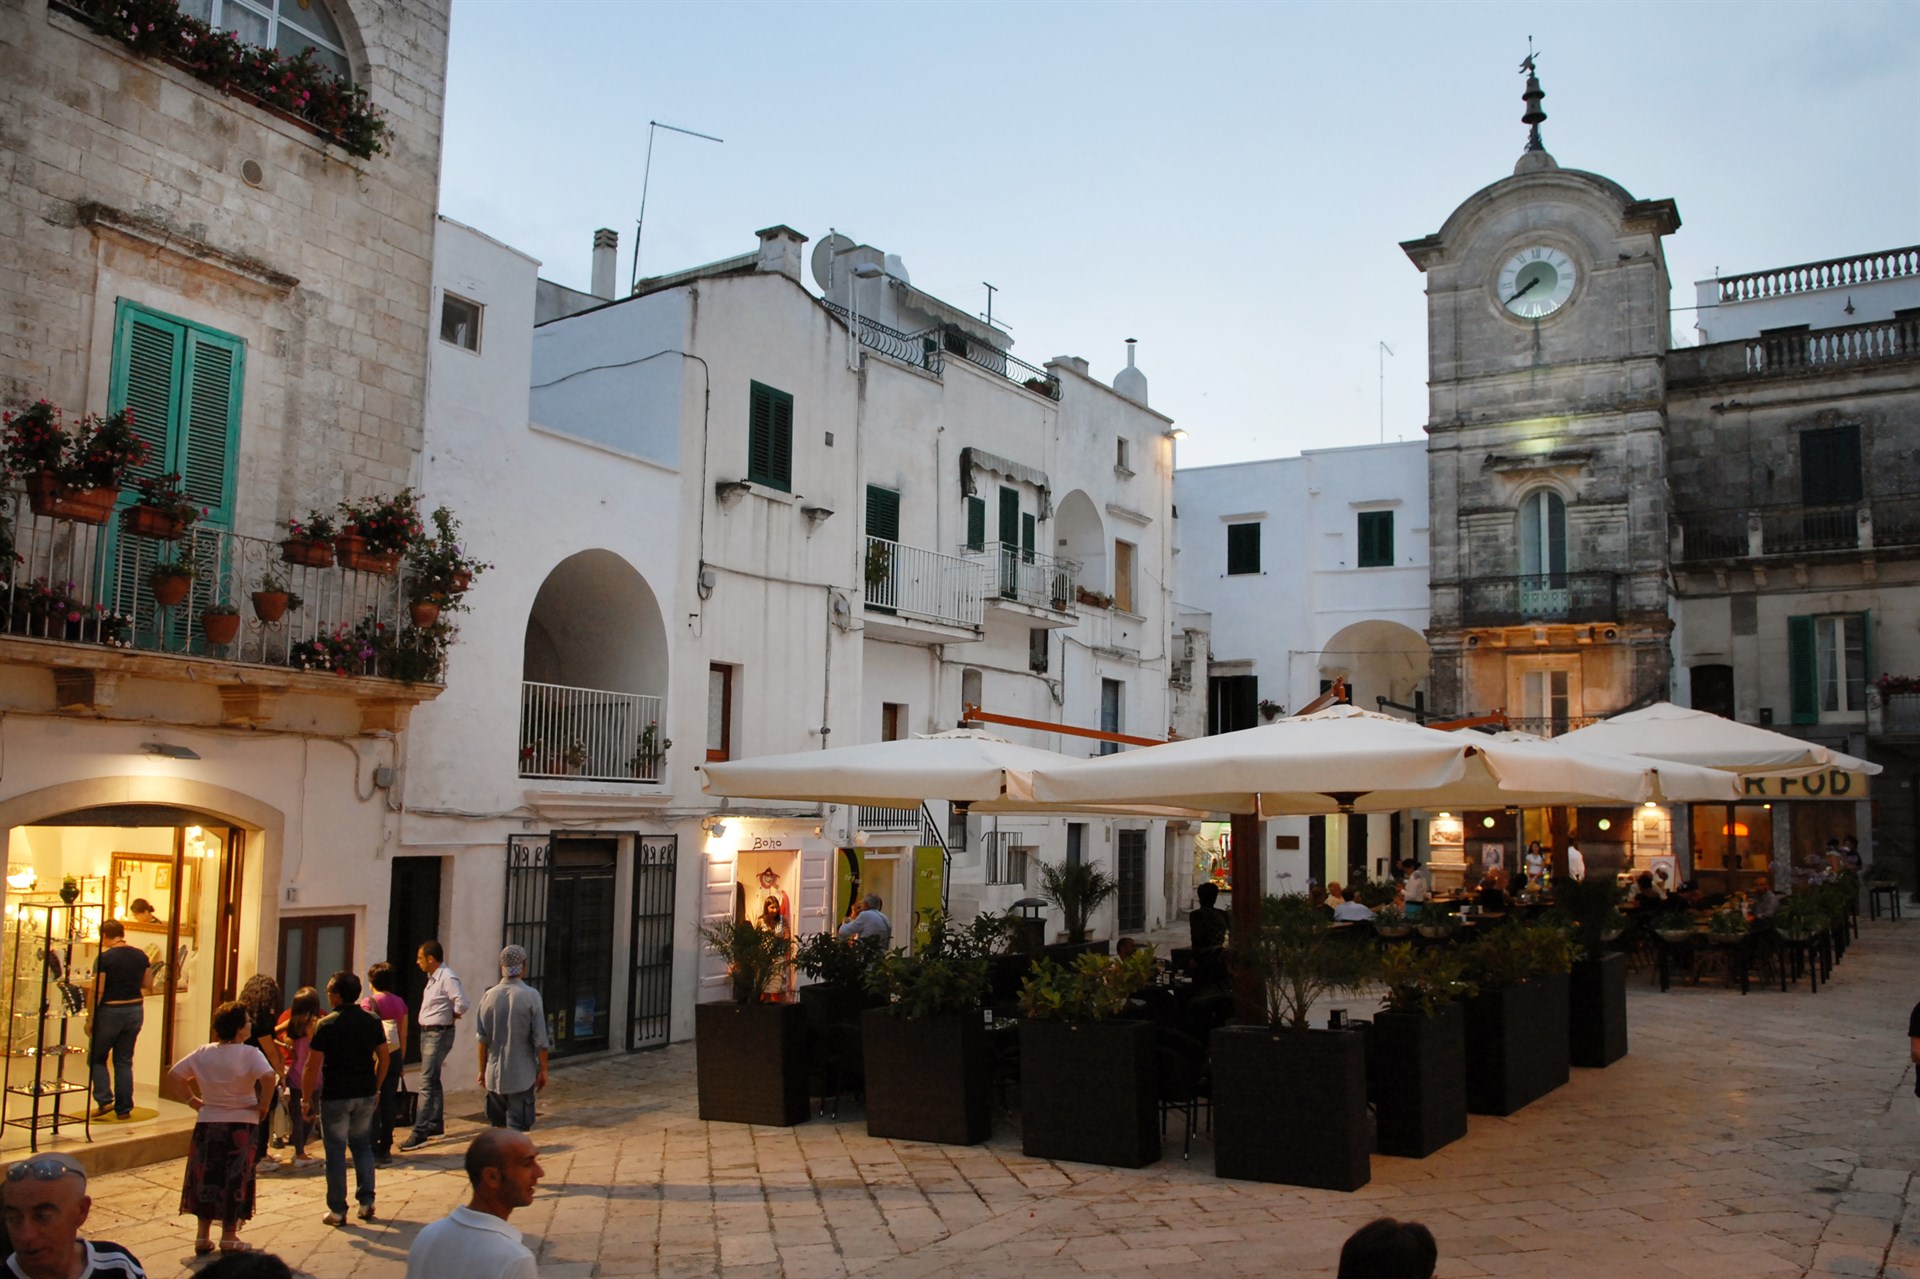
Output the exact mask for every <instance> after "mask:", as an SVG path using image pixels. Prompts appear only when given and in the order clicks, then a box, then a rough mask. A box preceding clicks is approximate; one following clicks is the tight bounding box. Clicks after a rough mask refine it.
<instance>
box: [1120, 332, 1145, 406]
mask: <svg viewBox="0 0 1920 1279" xmlns="http://www.w3.org/2000/svg"><path fill="white" fill-rule="evenodd" d="M1133 346H1134V339H1133V338H1128V339H1127V367H1126V368H1124V369H1121V370H1120V371H1119V372H1118V373H1116V374H1114V375H1113V389H1114V390H1115V391H1118V392H1119V393H1120V394H1121V395H1124V396H1126V397H1127V398H1128V399H1129V400H1132V401H1133V402H1134V403H1135V404H1138V405H1139V406H1140V407H1141V408H1145V407H1146V406H1147V375H1146V374H1144V373H1142V372H1141V371H1140V370H1139V369H1138V368H1136V367H1135V366H1134V363H1133Z"/></svg>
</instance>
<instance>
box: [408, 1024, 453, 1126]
mask: <svg viewBox="0 0 1920 1279" xmlns="http://www.w3.org/2000/svg"><path fill="white" fill-rule="evenodd" d="M452 1051H453V1027H451V1026H422V1027H420V1113H419V1114H417V1115H415V1116H414V1117H413V1131H414V1133H415V1135H416V1136H421V1137H438V1136H439V1135H440V1134H441V1133H443V1132H445V1131H446V1128H447V1117H446V1113H445V1112H446V1105H447V1097H446V1093H445V1092H444V1091H443V1090H442V1089H441V1087H440V1067H441V1066H443V1065H445V1064H446V1060H447V1054H448V1053H450V1052H452Z"/></svg>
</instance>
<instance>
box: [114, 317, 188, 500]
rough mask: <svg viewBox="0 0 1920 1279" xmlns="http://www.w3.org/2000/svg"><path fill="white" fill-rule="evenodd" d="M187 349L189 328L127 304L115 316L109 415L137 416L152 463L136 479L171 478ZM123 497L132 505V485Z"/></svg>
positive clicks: (134, 475) (135, 421)
mask: <svg viewBox="0 0 1920 1279" xmlns="http://www.w3.org/2000/svg"><path fill="white" fill-rule="evenodd" d="M186 345H187V331H186V326H185V325H183V324H180V323H177V322H175V321H172V320H164V319H161V318H160V317H159V316H155V315H151V314H148V313H147V312H144V311H141V310H139V309H138V308H136V307H133V306H130V305H128V304H127V303H126V302H124V301H123V302H121V303H120V304H119V306H118V308H117V309H116V311H115V314H114V333H113V372H112V375H111V377H110V379H109V381H108V385H107V410H108V412H113V413H117V412H119V411H120V410H121V409H123V408H124V409H128V410H131V412H132V413H133V429H134V432H135V433H136V434H137V435H139V437H140V438H141V439H143V440H145V441H146V442H147V449H148V452H149V453H150V455H151V456H150V457H149V458H148V460H147V464H146V465H145V466H142V467H138V468H136V469H135V470H133V471H132V472H130V477H131V478H132V479H141V480H146V479H152V478H153V477H154V476H156V475H163V474H165V473H166V472H167V471H168V470H169V469H170V468H169V467H168V466H167V464H166V463H167V454H168V451H169V448H170V446H171V444H172V441H173V437H174V433H175V431H176V430H177V429H178V426H179V414H180V397H179V387H180V365H181V362H182V360H183V358H184V356H185V351H186ZM126 487H127V490H128V491H127V492H126V493H125V494H123V496H122V498H121V504H122V505H130V504H131V503H132V501H133V498H134V494H133V492H132V491H131V490H132V488H133V485H132V484H128V485H127V486H126Z"/></svg>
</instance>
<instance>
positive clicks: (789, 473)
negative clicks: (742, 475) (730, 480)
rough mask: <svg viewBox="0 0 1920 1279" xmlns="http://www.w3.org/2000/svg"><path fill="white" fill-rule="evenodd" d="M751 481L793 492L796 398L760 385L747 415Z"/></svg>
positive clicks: (749, 476)
mask: <svg viewBox="0 0 1920 1279" xmlns="http://www.w3.org/2000/svg"><path fill="white" fill-rule="evenodd" d="M747 479H748V480H750V481H752V482H753V483H755V484H764V485H766V486H767V487H768V488H771V489H779V490H780V491H781V492H783V493H790V492H792V491H793V397H792V396H791V395H788V394H787V393H786V392H785V391H777V390H775V389H774V388H773V387H770V386H765V385H762V384H761V383H759V382H755V383H753V384H752V393H751V405H750V408H749V410H748V415H747Z"/></svg>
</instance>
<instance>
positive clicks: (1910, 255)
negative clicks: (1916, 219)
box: [1717, 245, 1920, 302]
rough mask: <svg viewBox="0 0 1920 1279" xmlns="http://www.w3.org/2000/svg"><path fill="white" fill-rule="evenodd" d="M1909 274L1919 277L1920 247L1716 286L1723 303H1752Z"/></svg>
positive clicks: (1776, 270) (1832, 260) (1734, 279)
mask: <svg viewBox="0 0 1920 1279" xmlns="http://www.w3.org/2000/svg"><path fill="white" fill-rule="evenodd" d="M1907 275H1920V245H1914V246H1911V247H1908V248H1904V249H1887V250H1884V251H1882V252H1879V253H1858V254H1855V255H1854V256H1852V257H1845V258H1828V259H1827V260H1826V261H1824V262H1803V263H1801V264H1800V265H1798V266H1781V267H1774V268H1773V269H1771V270H1768V271H1752V272H1749V273H1748V274H1746V275H1730V276H1728V277H1726V278H1725V279H1723V280H1719V281H1717V283H1718V284H1719V286H1720V301H1722V302H1751V301H1754V300H1756V299H1759V298H1778V297H1786V296H1788V295H1789V294H1794V293H1811V292H1812V291H1813V290H1815V289H1837V288H1844V287H1847V286H1850V285H1860V284H1871V283H1874V282H1875V281H1879V280H1893V279H1898V278H1899V277H1901V276H1907Z"/></svg>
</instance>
